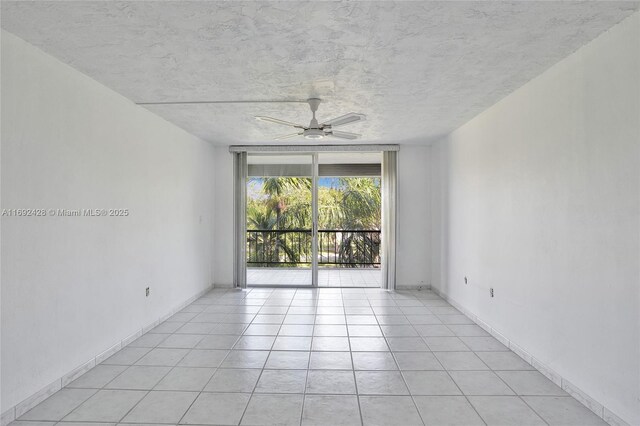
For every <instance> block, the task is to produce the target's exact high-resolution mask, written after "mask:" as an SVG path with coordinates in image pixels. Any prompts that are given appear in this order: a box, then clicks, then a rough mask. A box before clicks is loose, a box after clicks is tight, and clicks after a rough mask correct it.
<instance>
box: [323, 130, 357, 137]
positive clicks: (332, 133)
mask: <svg viewBox="0 0 640 426" xmlns="http://www.w3.org/2000/svg"><path fill="white" fill-rule="evenodd" d="M329 134H330V135H331V136H333V137H336V138H340V139H358V138H359V137H360V136H362V135H359V134H357V133H350V132H337V131H335V130H332V131H331V133H329Z"/></svg>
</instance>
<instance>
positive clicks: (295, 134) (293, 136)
mask: <svg viewBox="0 0 640 426" xmlns="http://www.w3.org/2000/svg"><path fill="white" fill-rule="evenodd" d="M300 135H302V133H291V134H290V135H284V136H278V137H277V138H275V140H277V141H281V140H283V139H289V138H295V137H296V136H300Z"/></svg>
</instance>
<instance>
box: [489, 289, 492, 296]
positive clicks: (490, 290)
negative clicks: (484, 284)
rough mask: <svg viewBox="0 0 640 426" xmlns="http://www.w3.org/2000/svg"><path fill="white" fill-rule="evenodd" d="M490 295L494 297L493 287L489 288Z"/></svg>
mask: <svg viewBox="0 0 640 426" xmlns="http://www.w3.org/2000/svg"><path fill="white" fill-rule="evenodd" d="M489 296H491V297H493V287H491V288H490V289H489Z"/></svg>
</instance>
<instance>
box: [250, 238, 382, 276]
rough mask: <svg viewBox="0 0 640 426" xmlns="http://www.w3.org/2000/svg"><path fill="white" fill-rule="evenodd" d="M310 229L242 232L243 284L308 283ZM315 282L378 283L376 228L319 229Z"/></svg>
mask: <svg viewBox="0 0 640 426" xmlns="http://www.w3.org/2000/svg"><path fill="white" fill-rule="evenodd" d="M312 241H313V240H312V235H311V230H310V229H289V230H269V229H252V230H248V231H247V247H246V253H247V284H248V285H271V286H278V285H283V286H285V285H292V286H301V285H311V266H312V257H313V250H312ZM317 254H318V286H320V287H380V281H381V272H380V230H375V229H367V230H355V229H340V230H338V229H332V230H319V231H318V252H317Z"/></svg>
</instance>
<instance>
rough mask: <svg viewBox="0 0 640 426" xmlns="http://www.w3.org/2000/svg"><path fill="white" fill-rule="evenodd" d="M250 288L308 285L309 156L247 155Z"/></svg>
mask: <svg viewBox="0 0 640 426" xmlns="http://www.w3.org/2000/svg"><path fill="white" fill-rule="evenodd" d="M247 169H248V173H247V188H246V200H247V204H246V228H247V237H246V261H247V265H246V266H247V285H249V286H261V285H262V286H311V285H312V282H313V279H312V275H313V274H312V268H313V217H314V214H313V209H312V204H313V202H312V198H313V155H312V154H296V155H289V154H287V155H274V154H269V155H262V154H248V156H247Z"/></svg>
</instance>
